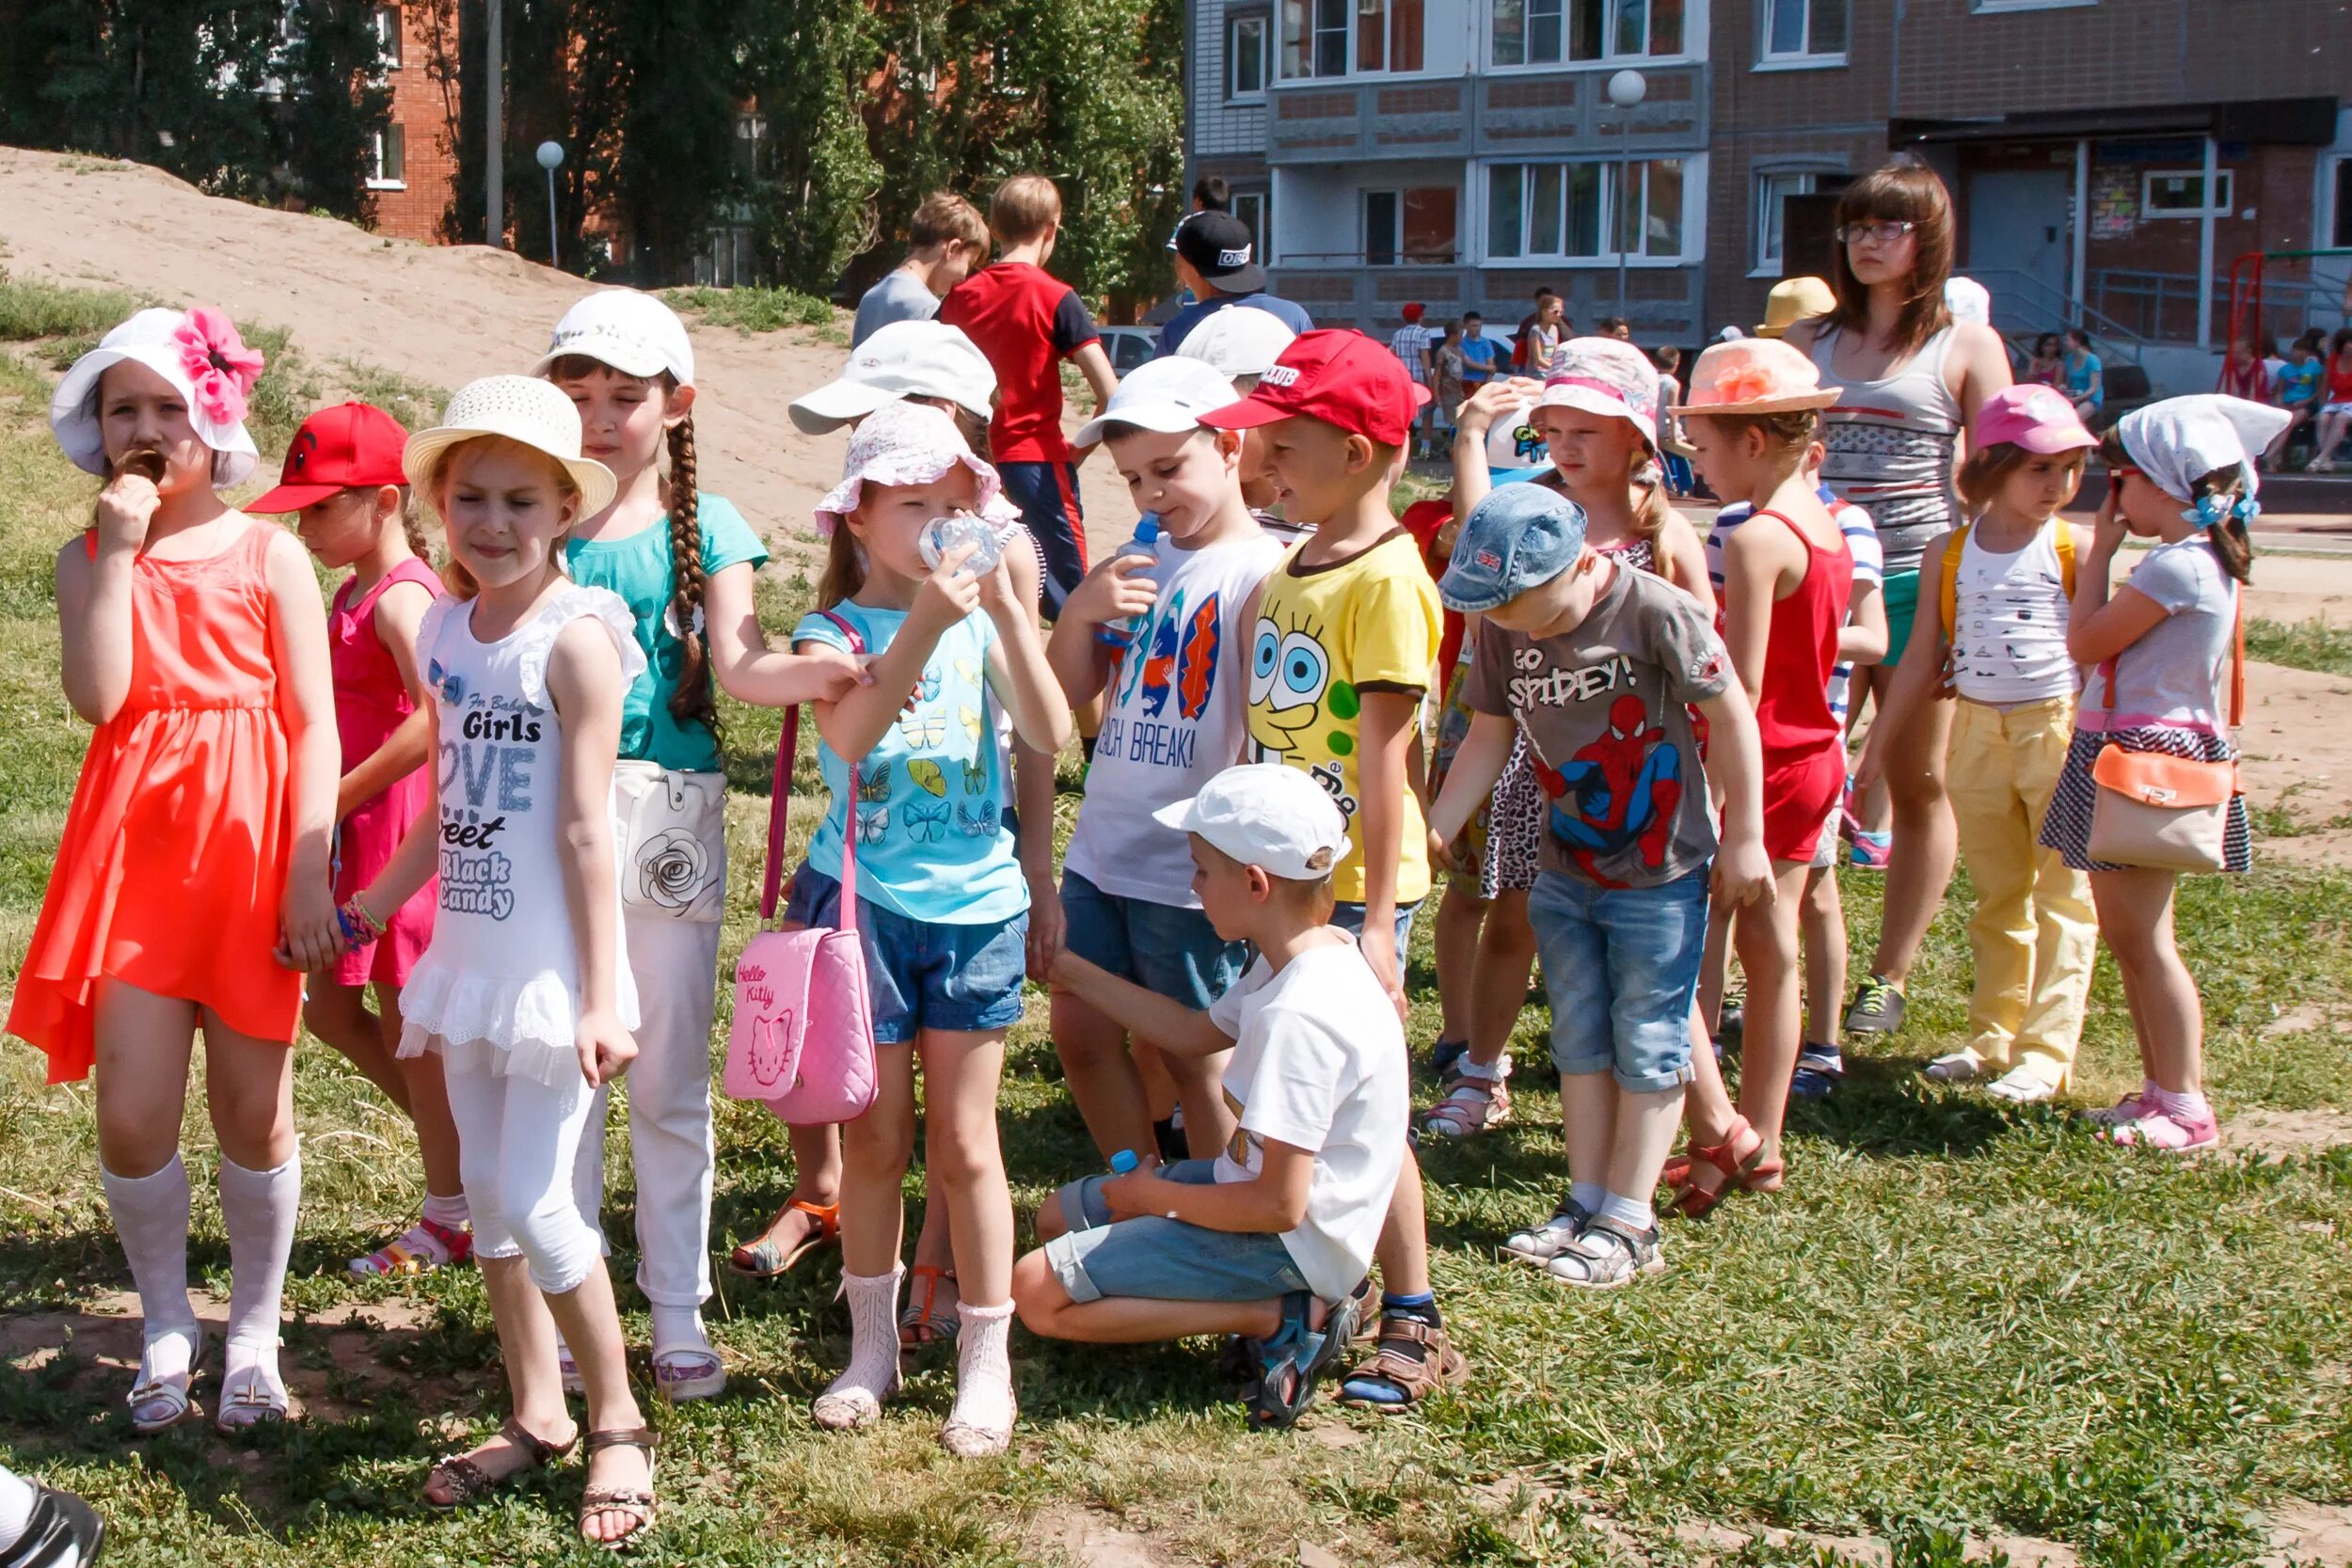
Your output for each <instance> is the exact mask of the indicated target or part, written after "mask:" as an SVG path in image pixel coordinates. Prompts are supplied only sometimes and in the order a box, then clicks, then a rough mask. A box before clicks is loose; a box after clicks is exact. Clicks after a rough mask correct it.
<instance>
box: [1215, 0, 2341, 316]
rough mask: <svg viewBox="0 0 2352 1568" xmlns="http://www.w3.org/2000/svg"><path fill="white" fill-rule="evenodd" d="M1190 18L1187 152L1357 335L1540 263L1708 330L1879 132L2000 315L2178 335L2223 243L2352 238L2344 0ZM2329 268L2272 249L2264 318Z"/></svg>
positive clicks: (2297, 303)
mask: <svg viewBox="0 0 2352 1568" xmlns="http://www.w3.org/2000/svg"><path fill="white" fill-rule="evenodd" d="M1190 24H1191V35H1190V36H1191V39H1192V42H1193V49H1192V56H1191V60H1190V62H1189V68H1188V73H1187V76H1188V79H1187V84H1186V89H1187V99H1188V108H1189V119H1188V136H1189V146H1188V154H1189V159H1190V162H1191V164H1192V166H1193V170H1194V172H1195V173H1196V174H1200V173H1216V174H1221V175H1223V176H1224V177H1225V178H1226V179H1227V180H1228V181H1230V182H1232V185H1233V187H1234V190H1235V192H1236V199H1235V208H1236V211H1237V212H1239V213H1240V214H1241V215H1243V216H1244V217H1245V218H1247V219H1248V221H1250V222H1251V223H1252V224H1253V225H1254V226H1255V227H1256V228H1257V230H1258V231H1259V234H1260V243H1261V245H1262V247H1263V253H1264V254H1265V255H1266V257H1267V258H1268V260H1269V262H1270V264H1271V266H1272V268H1273V271H1274V277H1275V286H1276V288H1277V289H1278V290H1279V292H1281V293H1286V294H1288V295H1289V296H1290V297H1293V298H1295V299H1297V300H1298V301H1299V302H1300V303H1302V304H1304V305H1306V306H1307V307H1308V308H1309V309H1311V310H1313V311H1314V312H1315V313H1316V315H1317V318H1318V319H1319V320H1329V321H1332V322H1335V323H1352V324H1354V325H1361V326H1364V327H1366V328H1368V329H1372V330H1375V331H1378V330H1383V329H1385V328H1387V327H1388V326H1390V325H1393V323H1394V322H1395V320H1396V311H1397V307H1398V306H1400V305H1402V304H1403V303H1405V302H1406V301H1407V300H1419V301H1421V302H1422V303H1423V304H1424V305H1426V306H1427V307H1428V309H1429V310H1430V311H1431V312H1432V313H1433V314H1444V315H1451V314H1455V313H1458V312H1459V311H1461V310H1464V309H1480V310H1483V311H1484V312H1485V313H1486V315H1487V316H1488V317H1489V318H1499V319H1502V320H1503V321H1505V322H1516V321H1517V320H1518V317H1519V316H1520V315H1521V314H1523V313H1524V311H1525V309H1526V308H1527V304H1526V302H1527V300H1528V297H1529V295H1530V294H1531V293H1532V292H1533V291H1534V288H1535V287H1536V286H1537V285H1539V284H1548V285H1549V286H1551V287H1553V288H1556V289H1558V290H1559V291H1560V292H1561V293H1563V294H1564V295H1565V296H1566V298H1567V300H1568V309H1569V313H1570V315H1571V316H1572V317H1573V318H1574V319H1575V320H1576V321H1577V322H1578V323H1579V324H1581V325H1590V324H1591V323H1592V322H1593V321H1595V320H1596V319H1597V318H1598V317H1600V316H1604V315H1618V314H1622V315H1626V316H1628V317H1629V318H1630V319H1631V320H1632V321H1633V323H1634V328H1635V333H1636V335H1637V337H1639V338H1640V339H1642V340H1643V341H1649V342H1668V341H1673V342H1684V343H1691V342H1696V341H1701V340H1702V339H1703V338H1705V337H1706V336H1708V334H1710V333H1711V332H1712V331H1713V330H1714V329H1715V328H1716V327H1718V326H1720V325H1723V324H1724V323H1732V322H1738V323H1752V322H1754V321H1755V320H1756V319H1757V318H1758V314H1759V312H1760V311H1761V309H1762V305H1763V297H1764V294H1765V293H1766V292H1767V291H1768V290H1769V289H1770V287H1771V285H1772V282H1774V281H1775V280H1777V279H1778V278H1779V277H1782V276H1783V275H1784V274H1785V273H1796V272H1805V271H1819V270H1820V269H1821V267H1822V265H1823V262H1824V260H1825V251H1826V246H1827V244H1828V233H1827V230H1828V221H1827V215H1826V214H1827V209H1828V207H1829V206H1830V205H1831V198H1834V195H1835V193H1836V191H1837V190H1838V189H1839V188H1841V187H1842V186H1843V185H1844V184H1845V183H1846V182H1848V181H1850V180H1851V179H1853V178H1854V177H1856V176H1857V175H1859V174H1861V173H1863V172H1866V171H1867V170H1868V169H1870V168H1872V167H1875V166H1878V165H1879V164H1880V163H1882V162H1883V161H1884V160H1885V159H1886V157H1887V156H1888V155H1889V153H1890V152H1891V151H1893V150H1897V149H1906V150H1913V151H1915V152H1916V153H1918V154H1919V155H1920V156H1922V157H1924V158H1925V159H1926V160H1927V161H1928V162H1929V163H1930V164H1931V165H1932V166H1935V167H1936V168H1937V169H1938V171H1939V172H1941V173H1942V174H1943V175H1944V177H1945V179H1946V180H1947V182H1948V183H1949V184H1950V185H1951V187H1952V190H1953V192H1954V196H1955V199H1956V201H1957V203H1958V206H1959V210H1960V239H1959V244H1960V258H1961V261H1962V265H1963V270H1967V271H1970V272H1971V273H1973V274H1976V275H1978V276H1980V277H1983V278H1984V280H1985V281H1986V282H1987V283H1988V284H1989V286H1991V287H1992V288H1993V290H1994V296H1995V301H1996V310H1997V311H1998V312H1999V313H2000V315H2001V317H2002V319H2003V320H2004V321H2007V322H2014V323H2019V324H2025V323H2027V322H2029V321H2030V322H2033V323H2037V324H2038V323H2040V322H2042V321H2047V322H2049V323H2051V324H2053V325H2055V324H2057V323H2059V322H2061V321H2065V320H2080V319H2087V318H2088V319H2093V320H2094V322H2095V323H2098V324H2106V325H2102V330H2103V331H2108V330H2111V331H2112V332H2114V333H2116V334H2120V335H2128V336H2133V337H2136V338H2139V339H2144V340H2147V341H2196V340H2197V338H2198V336H2199V334H2200V332H2201V331H2202V332H2203V333H2204V334H2205V335H2206V336H2208V337H2210V336H2213V335H2215V334H2217V333H2218V332H2219V331H2220V330H2222V328H2223V327H2224V326H2225V325H2226V319H2227V314H2228V293H2227V291H2228V275H2229V269H2230V265H2231V262H2232V261H2233V259H2235V258H2236V257H2238V256H2240V255H2242V254H2245V253H2247V252H2249V251H2263V250H2268V251H2279V250H2309V249H2313V248H2322V247H2328V246H2348V247H2352V115H2347V114H2346V113H2345V111H2344V104H2343V103H2342V101H2341V94H2342V93H2343V91H2344V86H2345V84H2346V83H2352V8H2347V6H2346V5H2345V4H2344V0H1191V10H1190ZM1628 72H1632V73H1634V76H1633V77H1631V78H1629V77H1628V76H1627V73H1628ZM1613 83H1614V84H1616V86H1617V87H1618V91H1617V92H1616V93H1615V94H1613V93H1612V90H1611V88H1612V85H1613ZM1629 88H1631V89H1634V90H1628V89H1629ZM1634 91H1638V94H1639V97H1638V102H1632V103H1626V102H1624V101H1625V100H1627V99H1630V98H1632V97H1633V96H1634ZM2208 190H2210V191H2211V192H2212V196H2211V198H2210V199H2209V198H2208V197H2207V194H2206V193H2207V192H2208ZM2078 213H2081V214H2087V217H2086V220H2085V221H2083V222H2081V223H2079V224H2078V223H2077V221H2076V214H2078ZM2347 270H2352V257H2343V258H2326V257H2322V258H2318V259H2316V260H2312V259H2305V260H2299V261H2277V262H2274V263H2272V265H2271V266H2270V268H2269V277H2268V280H2267V281H2268V295H2269V298H2270V299H2271V301H2272V302H2273V304H2274V307H2275V308H2274V309H2272V311H2271V312H2270V317H2271V319H2270V320H2269V321H2268V322H2266V323H2265V325H2267V326H2269V327H2270V328H2271V329H2273V330H2277V329H2280V328H2283V327H2284V326H2286V325H2288V324H2289V321H2290V319H2292V320H2293V321H2295V322H2301V321H2303V320H2306V319H2309V320H2313V321H2320V322H2325V323H2326V324H2327V325H2333V324H2334V323H2335V322H2336V321H2338V320H2341V319H2342V313H2343V312H2342V308H2341V307H2342V302H2341V298H2340V295H2341V292H2342V289H2343V278H2344V274H2345V272H2346V271H2347ZM2201 300H2202V301H2204V302H2206V303H2205V304H2204V306H2203V307H2201V305H2200V301H2201Z"/></svg>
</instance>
